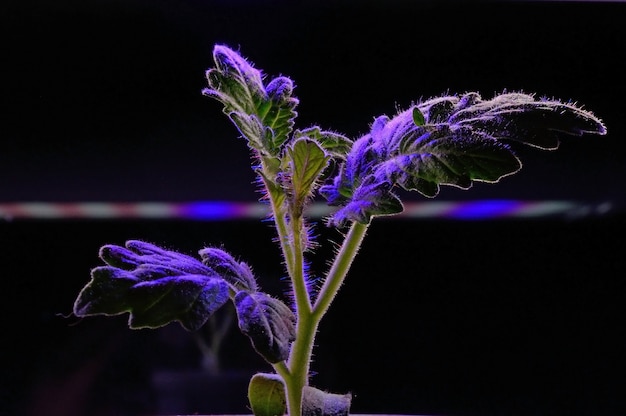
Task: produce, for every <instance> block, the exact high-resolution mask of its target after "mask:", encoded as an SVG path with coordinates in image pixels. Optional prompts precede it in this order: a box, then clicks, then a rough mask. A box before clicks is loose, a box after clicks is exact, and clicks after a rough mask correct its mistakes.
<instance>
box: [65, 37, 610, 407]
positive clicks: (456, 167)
mask: <svg viewBox="0 0 626 416" xmlns="http://www.w3.org/2000/svg"><path fill="white" fill-rule="evenodd" d="M213 58H214V61H215V67H214V68H212V69H210V70H208V71H207V74H206V75H207V79H208V88H206V89H204V90H203V94H204V95H206V96H208V97H211V98H214V99H216V100H218V101H219V102H221V103H222V104H223V106H224V113H226V115H227V116H228V117H229V118H230V120H231V121H232V122H233V124H234V125H235V126H236V127H237V129H238V130H239V133H240V134H241V136H242V137H243V138H244V139H245V140H246V142H247V145H248V148H249V151H250V152H251V154H252V160H253V162H254V163H253V166H252V168H253V170H254V172H255V173H256V175H257V178H258V186H259V187H260V188H261V190H262V191H263V197H262V200H263V201H266V202H267V203H268V204H269V207H270V208H271V214H272V219H273V223H274V225H275V230H276V234H277V238H276V242H277V244H279V245H280V249H281V252H282V257H283V260H284V267H285V273H286V274H287V275H288V277H289V280H288V282H289V290H290V292H291V294H292V298H290V299H288V300H282V299H278V298H276V297H272V296H270V295H268V294H267V293H264V292H263V291H262V290H261V288H260V286H259V284H258V282H257V278H256V277H255V275H254V273H253V271H252V268H251V267H250V266H249V265H248V264H246V263H245V262H242V261H239V260H238V259H237V258H236V257H235V256H233V255H231V254H230V253H227V252H226V251H224V250H223V249H221V248H217V247H206V248H203V249H201V250H200V251H199V259H196V258H194V257H190V256H188V255H185V254H180V253H177V252H174V251H170V250H166V249H163V248H160V247H157V246H155V245H154V244H151V243H148V242H144V241H138V240H129V241H127V242H126V243H125V245H124V246H118V245H105V246H103V247H102V248H101V250H100V253H99V255H100V258H101V259H102V260H103V261H104V263H105V265H103V266H99V267H96V268H94V269H93V270H92V271H91V280H90V281H89V282H88V283H87V285H86V286H85V287H84V288H83V289H82V290H81V292H80V293H79V295H78V297H77V299H76V301H75V303H74V308H73V312H74V314H75V315H76V316H78V317H87V316H93V315H119V314H123V313H129V315H130V316H129V321H128V324H129V326H130V328H133V329H138V328H158V327H160V326H163V325H166V324H168V323H170V322H173V321H178V322H179V323H180V324H181V325H182V326H183V327H184V328H185V329H187V330H189V331H196V330H198V329H199V328H200V327H202V326H203V325H204V324H205V323H206V322H207V320H208V319H209V317H210V316H211V315H212V314H213V313H214V312H215V311H216V310H218V309H219V308H220V307H222V306H223V305H224V304H226V303H227V302H228V301H232V302H233V303H234V305H235V309H236V312H237V320H238V325H239V329H240V330H241V332H243V333H244V334H245V335H247V336H248V337H249V339H250V341H251V343H252V347H253V348H254V349H255V350H256V352H257V353H258V354H260V355H261V356H262V357H263V358H264V359H265V360H266V361H267V362H268V363H269V364H271V366H272V367H273V372H271V373H259V374H257V375H255V376H254V377H253V378H252V380H251V382H250V387H249V391H248V398H249V403H250V406H251V410H252V411H253V412H254V414H255V415H263V416H265V415H281V414H284V413H288V414H289V415H291V416H296V415H302V414H306V415H329V416H330V415H346V414H348V412H349V408H350V403H351V395H350V394H345V395H344V394H332V393H326V392H323V391H321V390H318V389H316V388H314V387H312V386H310V385H309V375H310V363H311V358H312V351H313V345H314V339H315V335H316V332H317V330H318V326H319V324H320V321H321V320H322V318H323V317H324V315H325V314H326V312H327V311H328V308H329V307H330V305H331V303H332V302H333V299H335V296H336V295H337V292H338V290H339V288H340V287H341V285H342V284H343V282H344V279H345V277H346V275H347V274H348V270H349V269H350V266H351V264H352V262H353V260H354V258H355V256H356V255H357V252H358V251H359V247H360V245H361V242H362V241H363V238H364V237H365V235H366V232H367V229H368V226H369V225H370V223H371V222H372V221H373V220H374V219H375V218H376V217H379V216H384V215H393V214H399V213H401V212H402V210H403V205H402V201H401V200H400V198H399V196H398V195H397V193H396V192H395V190H399V189H402V190H406V191H416V192H418V193H420V194H422V195H423V196H425V197H429V198H432V197H435V196H436V195H437V194H438V192H439V187H440V186H441V185H450V186H455V187H457V188H461V189H469V188H470V187H471V186H472V183H473V182H474V181H480V182H489V183H495V182H498V181H499V180H500V179H501V178H503V177H505V176H508V175H512V174H514V173H516V172H518V171H519V170H520V169H521V166H522V164H521V162H520V160H519V159H518V157H517V156H516V155H515V154H514V152H513V151H512V149H511V147H510V146H509V145H508V144H507V143H506V142H510V141H513V142H520V143H523V144H525V145H529V146H532V147H535V148H538V149H543V150H554V149H556V148H557V147H558V146H559V136H561V135H583V134H586V133H589V134H599V135H604V134H606V128H605V126H604V124H603V123H602V121H601V120H600V119H598V118H597V117H595V116H594V115H593V114H592V113H591V112H589V111H585V110H583V109H582V108H581V107H580V106H577V105H576V104H574V103H571V102H561V101H558V100H554V99H546V98H541V99H536V98H535V96H533V95H529V94H524V93H518V92H515V93H510V92H504V93H502V94H499V95H496V96H494V97H493V98H491V99H488V100H485V99H483V98H481V96H480V95H479V94H478V93H476V92H468V93H465V94H461V95H446V96H441V97H436V98H433V99H429V100H427V101H423V102H417V103H415V104H413V105H411V106H410V107H409V108H408V109H406V110H404V111H401V112H399V113H398V114H396V115H395V116H393V117H391V118H389V117H387V116H380V117H377V118H376V119H375V120H374V121H373V123H372V124H371V126H370V127H369V132H368V133H366V134H365V135H363V136H362V137H359V138H357V139H355V140H352V139H350V138H348V137H346V136H344V135H342V134H340V133H337V132H335V131H331V130H324V129H322V128H321V127H318V126H312V127H308V128H305V129H302V130H299V129H295V130H294V122H295V119H296V115H297V113H296V110H295V109H296V106H297V104H298V100H297V99H296V97H295V96H294V95H293V90H294V84H293V82H292V81H291V79H289V78H287V77H284V76H279V77H275V78H267V77H266V76H265V75H264V74H263V73H262V72H261V71H260V70H258V69H256V68H255V67H254V66H253V65H252V64H250V63H249V62H248V61H247V60H246V59H244V58H243V57H242V56H240V55H239V54H238V53H237V52H236V51H234V50H232V49H230V48H228V47H227V46H224V45H216V46H215V48H214V51H213ZM320 197H321V198H324V199H325V200H326V201H327V203H328V204H329V205H330V206H332V207H335V209H334V211H333V213H332V214H331V215H329V216H328V218H326V221H325V225H326V226H328V227H336V228H337V229H339V230H340V231H341V232H345V233H344V234H343V235H344V237H343V241H342V242H341V244H340V245H339V248H338V249H337V251H336V253H335V256H334V259H332V261H331V262H330V268H329V270H328V271H327V273H326V275H325V276H324V277H323V278H321V279H320V280H319V282H316V283H315V284H313V279H312V277H311V276H309V270H308V267H307V265H308V261H309V256H311V255H313V254H314V252H315V250H314V249H315V244H314V241H313V240H314V238H313V233H312V232H311V231H312V228H313V227H314V226H315V224H314V223H313V222H312V221H311V219H310V218H308V217H307V207H308V205H309V204H310V203H311V202H312V201H313V200H314V199H315V198H320Z"/></svg>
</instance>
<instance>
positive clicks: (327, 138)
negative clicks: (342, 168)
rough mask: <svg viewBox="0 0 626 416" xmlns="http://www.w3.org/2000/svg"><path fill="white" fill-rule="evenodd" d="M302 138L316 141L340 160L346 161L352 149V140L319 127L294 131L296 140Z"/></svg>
mask: <svg viewBox="0 0 626 416" xmlns="http://www.w3.org/2000/svg"><path fill="white" fill-rule="evenodd" d="M301 137H308V138H310V139H312V140H315V141H316V142H317V143H318V144H319V145H320V146H322V148H323V149H324V150H325V151H326V152H327V153H328V154H329V155H331V156H332V157H334V158H339V159H345V158H346V155H347V154H348V152H349V151H350V148H351V147H352V140H350V139H348V138H347V137H345V136H344V135H342V134H339V133H335V132H333V131H327V130H322V129H320V128H319V127H317V126H314V127H309V128H307V129H304V130H296V131H294V133H293V138H294V139H299V138H301Z"/></svg>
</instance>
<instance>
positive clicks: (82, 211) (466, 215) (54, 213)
mask: <svg viewBox="0 0 626 416" xmlns="http://www.w3.org/2000/svg"><path fill="white" fill-rule="evenodd" d="M404 208H405V210H404V212H403V213H401V214H399V215H396V216H392V217H390V218H418V219H428V218H440V219H454V220H485V219H493V218H512V217H519V218H540V217H548V216H565V217H568V218H576V217H584V216H589V215H603V214H607V213H609V212H611V211H612V210H613V205H612V204H611V203H610V202H602V203H595V204H588V203H580V202H575V201H520V200H478V201H455V202H450V201H424V202H408V203H405V204H404ZM334 209H335V208H333V207H329V206H327V205H326V204H324V203H313V204H311V205H310V206H309V207H308V210H307V215H308V216H309V217H311V218H324V217H326V216H329V215H330V214H332V213H333V211H334ZM269 214H270V211H269V206H268V205H267V204H263V203H260V202H252V203H247V202H229V201H197V202H179V203H172V202H59V203H57V202H12V203H0V218H4V219H5V220H13V219H44V220H55V219H80V218H84V219H112V218H130V219H132V218H136V219H188V220H198V221H220V220H242V219H263V218H267V217H268V215H269Z"/></svg>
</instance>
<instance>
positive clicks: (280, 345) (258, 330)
mask: <svg viewBox="0 0 626 416" xmlns="http://www.w3.org/2000/svg"><path fill="white" fill-rule="evenodd" d="M235 307H236V308H237V316H238V317H239V329H241V332H243V333H244V334H245V335H247V336H248V337H249V338H250V341H251V342H252V346H253V347H254V349H255V350H256V351H257V352H258V353H259V354H260V355H261V356H262V357H263V358H265V359H266V360H267V361H268V362H269V363H277V362H279V361H284V360H286V359H287V357H288V356H289V349H290V346H291V342H292V341H293V340H294V339H295V336H296V329H295V321H296V318H295V315H294V314H293V312H292V311H291V309H289V307H288V306H287V305H285V304H284V303H283V302H281V301H280V300H278V299H274V298H272V297H271V296H269V295H267V294H265V293H262V292H255V293H248V292H245V291H241V292H238V293H237V294H236V295H235Z"/></svg>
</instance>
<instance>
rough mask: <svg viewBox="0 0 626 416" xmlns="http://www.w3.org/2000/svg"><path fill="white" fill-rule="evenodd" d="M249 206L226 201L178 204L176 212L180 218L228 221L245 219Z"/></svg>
mask: <svg viewBox="0 0 626 416" xmlns="http://www.w3.org/2000/svg"><path fill="white" fill-rule="evenodd" d="M248 205H249V204H246V203H237V202H226V201H199V202H190V203H185V204H178V205H177V206H176V209H175V212H176V216H177V217H178V218H186V219H193V220H208V221H211V220H226V219H235V218H243V217H245V216H246V215H245V213H246V210H247V207H248Z"/></svg>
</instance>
